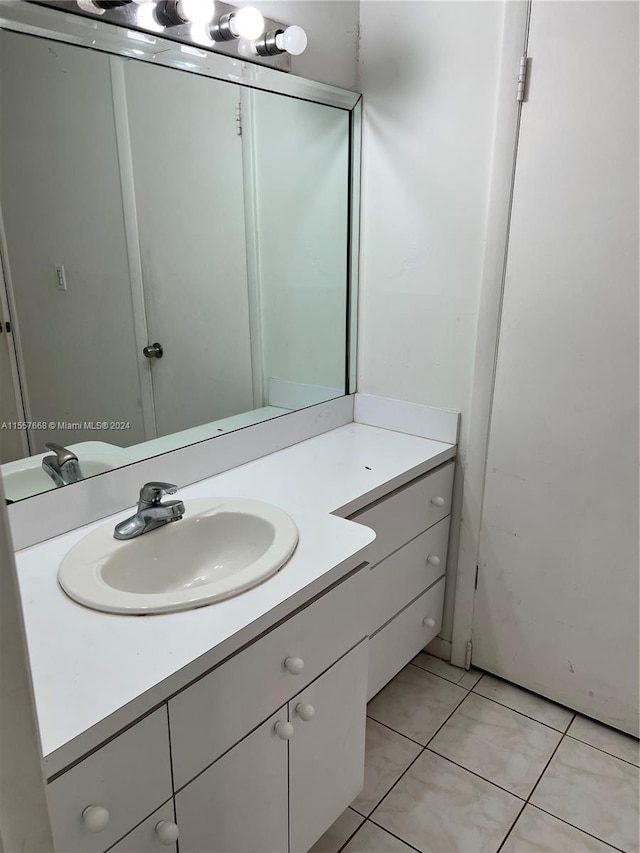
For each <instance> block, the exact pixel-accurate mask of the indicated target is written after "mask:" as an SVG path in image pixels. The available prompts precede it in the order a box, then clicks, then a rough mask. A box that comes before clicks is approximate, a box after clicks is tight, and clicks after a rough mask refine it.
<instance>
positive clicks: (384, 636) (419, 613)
mask: <svg viewBox="0 0 640 853" xmlns="http://www.w3.org/2000/svg"><path fill="white" fill-rule="evenodd" d="M444 584H445V579H444V578H442V580H439V581H438V582H437V583H436V584H434V586H432V587H431V589H429V590H427V592H425V593H424V595H421V596H420V598H419V599H418V600H417V601H414V602H413V604H411V605H409V607H407V608H406V610H403V611H402V612H401V613H399V614H398V615H397V616H396V618H395V619H392V620H391V622H389V624H388V625H385V627H384V628H383V629H382V630H381V631H378V633H377V634H375V635H374V636H373V637H371V640H370V641H369V682H368V689H367V701H369V699H371V698H372V697H373V696H375V695H376V693H377V692H378V691H379V690H382V688H383V687H384V686H385V684H387V683H388V682H389V681H391V679H392V678H393V676H394V675H396V674H397V673H398V672H400V670H401V669H402V668H403V667H404V666H406V664H408V663H409V661H410V660H412V659H413V658H414V657H415V656H416V655H417V654H418V652H420V651H422V649H423V648H424V647H425V646H426V645H427V643H430V642H431V640H433V638H434V637H435V636H437V634H438V631H439V630H440V626H441V624H442V609H443V606H444ZM427 620H429V624H425V622H426V621H427ZM431 622H432V623H433V624H431Z"/></svg>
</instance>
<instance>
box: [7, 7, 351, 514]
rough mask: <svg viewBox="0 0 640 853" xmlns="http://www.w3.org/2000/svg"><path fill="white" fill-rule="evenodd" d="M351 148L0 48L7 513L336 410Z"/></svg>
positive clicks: (310, 117) (187, 91) (134, 71)
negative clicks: (125, 470)
mask: <svg viewBox="0 0 640 853" xmlns="http://www.w3.org/2000/svg"><path fill="white" fill-rule="evenodd" d="M59 16H60V17H63V16H62V15H59ZM129 53H130V54H131V51H129ZM134 53H135V51H134ZM229 61H230V60H229ZM269 73H271V74H272V75H278V74H279V73H280V72H276V71H271V70H270V72H269ZM354 103H355V100H354ZM353 133H354V121H353V114H352V112H351V111H350V109H348V108H344V107H337V106H333V105H330V104H328V103H320V102H318V101H317V100H316V101H311V100H305V99H303V98H300V97H292V96H288V95H285V94H282V93H275V92H270V91H266V90H264V89H257V88H252V87H251V86H245V85H241V84H234V83H233V82H230V81H229V80H219V79H213V78H211V77H207V76H201V75H199V74H197V73H193V72H189V71H187V70H181V69H180V68H173V67H165V66H161V65H158V64H154V63H153V62H149V61H141V60H138V59H135V58H133V57H132V56H131V55H129V56H122V55H117V54H116V53H109V52H104V51H100V50H96V49H90V48H87V47H84V46H78V45H77V44H69V43H65V42H64V41H60V40H51V39H49V38H44V37H41V36H39V35H33V34H27V33H24V32H15V31H10V30H6V29H3V30H0V209H1V224H2V234H1V240H2V244H1V248H2V271H3V276H2V279H3V280H2V282H1V284H0V289H1V293H0V299H1V303H2V315H3V322H2V333H1V334H0V375H1V381H2V395H1V396H0V422H1V425H2V429H0V459H1V460H2V474H3V480H4V488H5V492H6V497H7V499H9V500H10V501H17V500H20V499H23V498H26V497H29V496H31V495H34V494H38V493H41V492H44V491H47V490H51V489H55V488H58V487H61V486H63V485H66V484H69V483H73V482H74V481H76V480H77V479H78V478H87V477H90V476H93V475H96V474H99V473H101V472H103V471H106V470H110V469H113V468H115V467H119V466H122V465H127V464H130V463H132V462H136V461H139V460H141V459H146V458H148V457H150V456H154V455H157V454H159V453H163V452H166V451H169V450H172V449H176V448H178V447H182V446H185V445H187V444H191V443H194V442H197V441H201V440H205V439H209V438H212V437H214V436H216V435H220V434H223V433H226V432H228V431H229V430H232V429H237V428H241V427H243V426H246V425H249V424H254V423H257V422H259V421H261V420H264V419H267V418H271V417H276V416H280V415H283V414H286V413H287V412H290V411H292V410H295V409H299V408H302V407H306V406H309V405H313V404H315V403H318V402H322V401H325V400H329V399H332V398H335V397H337V396H340V395H343V394H345V393H348V391H349V387H348V382H349V380H348V376H349V369H350V365H349V323H350V318H349V304H350V288H353V287H354V286H355V283H354V282H353V281H350V261H349V259H350V252H352V245H351V230H352V224H353V223H352V214H351V209H352V204H351V199H350V192H351V178H352V175H351V174H350V171H351V170H352V169H353V168H356V167H357V164H355V165H354V162H353V157H352V152H353ZM351 367H353V366H352V365H351ZM48 444H52V445H54V447H53V448H48V447H47V445H48ZM65 451H69V452H70V455H67V454H66V453H65ZM71 456H75V457H77V462H76V461H74V460H73V459H71ZM65 459H67V460H70V461H71V464H65V462H64V460H65Z"/></svg>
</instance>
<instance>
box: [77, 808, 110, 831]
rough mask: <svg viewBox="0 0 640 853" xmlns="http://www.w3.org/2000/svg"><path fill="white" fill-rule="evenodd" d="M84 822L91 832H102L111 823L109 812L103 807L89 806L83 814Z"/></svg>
mask: <svg viewBox="0 0 640 853" xmlns="http://www.w3.org/2000/svg"><path fill="white" fill-rule="evenodd" d="M82 822H83V823H84V826H85V829H86V830H88V831H89V832H102V830H103V829H104V828H105V827H106V825H107V824H108V823H109V812H108V811H107V810H106V809H105V808H103V807H102V806H87V807H86V809H84V811H83V812H82Z"/></svg>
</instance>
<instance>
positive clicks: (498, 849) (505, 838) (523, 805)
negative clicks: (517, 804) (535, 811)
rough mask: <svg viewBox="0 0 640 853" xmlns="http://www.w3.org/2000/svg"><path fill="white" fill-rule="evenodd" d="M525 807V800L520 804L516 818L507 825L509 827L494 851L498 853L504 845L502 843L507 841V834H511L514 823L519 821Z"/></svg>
mask: <svg viewBox="0 0 640 853" xmlns="http://www.w3.org/2000/svg"><path fill="white" fill-rule="evenodd" d="M526 807H527V803H526V802H524V803H523V804H522V808H521V809H520V811H519V812H518V814H517V815H516V819H515V820H514V821H513V823H512V824H511V826H510V827H509V829H508V831H507V834H506V835H505V837H504V838H503V839H502V841H501V842H500V846H499V847H498V848H497V850H496V853H500V851H501V850H502V848H503V847H504V845H505V844H506V843H507V840H508V838H509V836H510V835H511V833H512V832H513V830H514V829H515V825H516V824H517V823H518V821H519V820H520V818H521V817H522V813H523V812H524V810H525V809H526Z"/></svg>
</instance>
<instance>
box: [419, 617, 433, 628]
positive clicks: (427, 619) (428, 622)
mask: <svg viewBox="0 0 640 853" xmlns="http://www.w3.org/2000/svg"><path fill="white" fill-rule="evenodd" d="M422 624H423V625H424V627H425V628H435V627H436V620H435V619H432V618H431V616H425V618H424V619H423V620H422Z"/></svg>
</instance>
